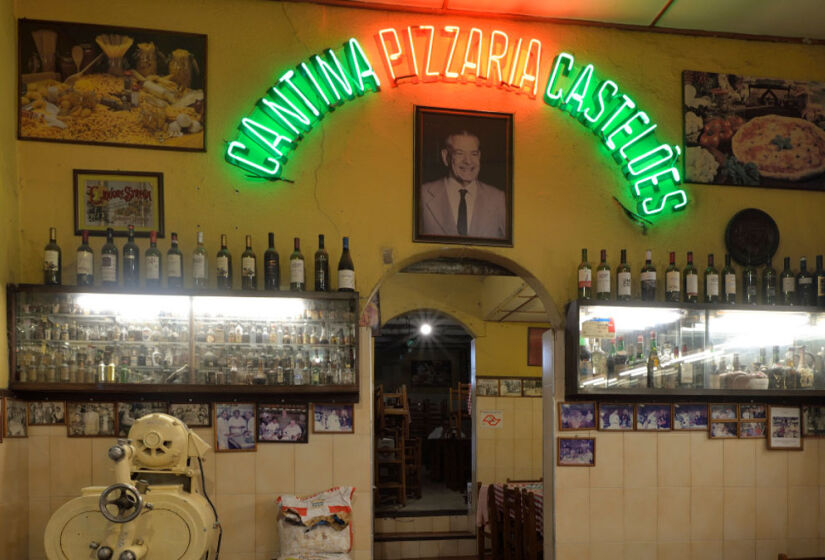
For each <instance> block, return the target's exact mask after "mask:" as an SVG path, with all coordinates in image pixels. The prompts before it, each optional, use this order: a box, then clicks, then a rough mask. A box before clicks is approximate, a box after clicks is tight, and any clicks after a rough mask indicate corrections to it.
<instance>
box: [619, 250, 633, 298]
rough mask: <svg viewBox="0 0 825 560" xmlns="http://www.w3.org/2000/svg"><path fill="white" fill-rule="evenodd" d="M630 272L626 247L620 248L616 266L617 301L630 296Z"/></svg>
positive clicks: (631, 283) (631, 284)
mask: <svg viewBox="0 0 825 560" xmlns="http://www.w3.org/2000/svg"><path fill="white" fill-rule="evenodd" d="M632 275H633V274H632V272H631V271H630V266H628V264H627V249H622V252H621V261H620V263H619V266H618V267H617V268H616V299H617V300H619V301H630V299H631V297H632V293H631V288H632V286H633V282H632Z"/></svg>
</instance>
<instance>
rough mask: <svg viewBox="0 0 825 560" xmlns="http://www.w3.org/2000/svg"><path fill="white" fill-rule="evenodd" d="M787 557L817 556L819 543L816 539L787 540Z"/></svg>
mask: <svg viewBox="0 0 825 560" xmlns="http://www.w3.org/2000/svg"><path fill="white" fill-rule="evenodd" d="M787 546H788V552H787V554H788V556H790V557H796V558H802V557H810V556H813V555H814V554H818V552H817V550H818V549H819V541H818V540H817V539H788V541H787Z"/></svg>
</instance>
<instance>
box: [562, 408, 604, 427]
mask: <svg viewBox="0 0 825 560" xmlns="http://www.w3.org/2000/svg"><path fill="white" fill-rule="evenodd" d="M595 429H596V403H594V402H560V403H559V430H561V431H567V430H595Z"/></svg>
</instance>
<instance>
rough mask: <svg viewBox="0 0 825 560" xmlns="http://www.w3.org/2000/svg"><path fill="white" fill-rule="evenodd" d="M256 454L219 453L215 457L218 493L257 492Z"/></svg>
mask: <svg viewBox="0 0 825 560" xmlns="http://www.w3.org/2000/svg"><path fill="white" fill-rule="evenodd" d="M255 455H256V453H248V452H227V453H218V454H217V455H216V457H215V474H216V476H217V494H218V495H221V494H254V493H255Z"/></svg>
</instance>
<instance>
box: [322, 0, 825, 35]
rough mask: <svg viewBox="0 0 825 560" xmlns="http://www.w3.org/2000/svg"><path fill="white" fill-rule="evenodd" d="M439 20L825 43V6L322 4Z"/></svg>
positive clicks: (728, 0)
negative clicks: (506, 20) (474, 17)
mask: <svg viewBox="0 0 825 560" xmlns="http://www.w3.org/2000/svg"><path fill="white" fill-rule="evenodd" d="M316 3H319V4H335V5H344V6H346V5H351V6H361V7H367V6H368V7H372V8H388V9H402V10H410V11H416V12H428V11H431V12H433V13H437V14H442V15H443V14H450V13H454V14H461V15H468V14H478V15H483V16H491V15H492V16H496V15H502V16H507V17H513V16H515V17H526V18H531V19H546V20H577V21H590V22H600V23H607V24H618V25H632V26H642V27H655V28H660V29H675V30H690V31H702V32H716V33H735V34H747V35H760V36H773V37H789V38H798V39H820V40H825V1H823V0H781V1H776V0H773V1H770V0H327V1H324V0H317V2H316Z"/></svg>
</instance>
